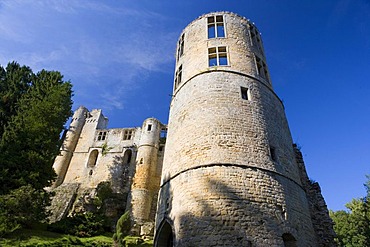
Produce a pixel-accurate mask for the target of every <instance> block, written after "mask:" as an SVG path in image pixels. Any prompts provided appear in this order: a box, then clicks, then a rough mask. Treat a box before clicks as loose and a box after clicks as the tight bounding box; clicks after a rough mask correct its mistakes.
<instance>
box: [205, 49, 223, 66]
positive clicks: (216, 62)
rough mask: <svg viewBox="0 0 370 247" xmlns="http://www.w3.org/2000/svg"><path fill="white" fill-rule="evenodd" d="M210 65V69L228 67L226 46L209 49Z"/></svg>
mask: <svg viewBox="0 0 370 247" xmlns="http://www.w3.org/2000/svg"><path fill="white" fill-rule="evenodd" d="M208 65H209V67H212V66H222V65H228V62H227V50H226V46H220V47H211V48H208Z"/></svg>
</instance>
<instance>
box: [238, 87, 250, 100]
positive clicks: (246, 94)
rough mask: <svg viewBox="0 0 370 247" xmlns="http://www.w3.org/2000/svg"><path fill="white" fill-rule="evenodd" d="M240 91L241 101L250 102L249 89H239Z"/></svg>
mask: <svg viewBox="0 0 370 247" xmlns="http://www.w3.org/2000/svg"><path fill="white" fill-rule="evenodd" d="M240 89H241V94H242V99H244V100H251V96H250V90H249V88H246V87H241V88H240Z"/></svg>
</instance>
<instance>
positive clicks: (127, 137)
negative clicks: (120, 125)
mask: <svg viewBox="0 0 370 247" xmlns="http://www.w3.org/2000/svg"><path fill="white" fill-rule="evenodd" d="M133 133H134V130H132V129H131V130H125V132H124V133H123V140H131V139H132V137H133Z"/></svg>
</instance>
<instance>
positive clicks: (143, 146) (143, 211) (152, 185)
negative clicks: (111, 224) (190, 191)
mask: <svg viewBox="0 0 370 247" xmlns="http://www.w3.org/2000/svg"><path fill="white" fill-rule="evenodd" d="M161 129H162V124H161V123H160V122H159V121H158V120H157V119H155V118H148V119H146V120H145V121H144V123H143V126H142V132H141V137H140V142H139V144H138V147H137V156H136V171H135V176H134V178H133V182H132V190H131V207H132V217H133V220H134V222H135V223H136V225H137V226H138V227H141V226H142V225H143V224H144V223H146V222H148V221H150V219H153V218H154V213H152V212H154V211H155V206H156V204H155V201H154V203H153V200H156V199H157V198H156V195H157V193H158V190H159V184H160V171H161V168H162V167H158V162H157V160H158V149H159V136H160V133H161ZM151 213H152V215H151ZM150 216H152V217H150ZM152 221H153V220H152ZM152 225H153V224H152ZM138 231H140V229H138Z"/></svg>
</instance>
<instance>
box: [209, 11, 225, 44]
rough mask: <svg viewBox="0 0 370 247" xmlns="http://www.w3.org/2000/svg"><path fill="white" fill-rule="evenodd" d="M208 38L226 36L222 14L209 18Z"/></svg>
mask: <svg viewBox="0 0 370 247" xmlns="http://www.w3.org/2000/svg"><path fill="white" fill-rule="evenodd" d="M207 24H208V38H209V39H211V38H219V37H225V28H224V17H223V16H222V15H216V16H210V17H208V18H207Z"/></svg>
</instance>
